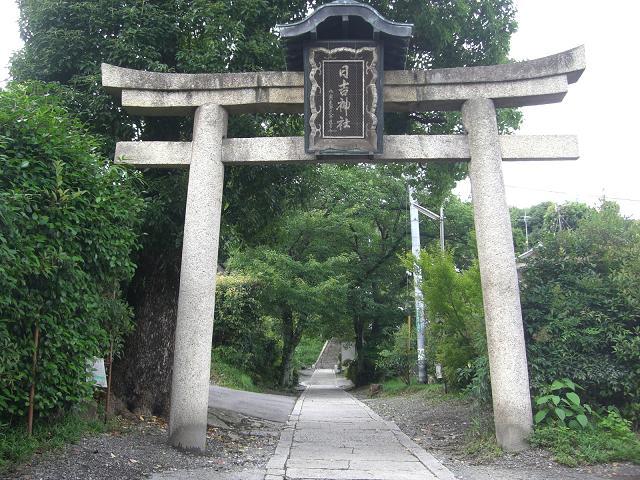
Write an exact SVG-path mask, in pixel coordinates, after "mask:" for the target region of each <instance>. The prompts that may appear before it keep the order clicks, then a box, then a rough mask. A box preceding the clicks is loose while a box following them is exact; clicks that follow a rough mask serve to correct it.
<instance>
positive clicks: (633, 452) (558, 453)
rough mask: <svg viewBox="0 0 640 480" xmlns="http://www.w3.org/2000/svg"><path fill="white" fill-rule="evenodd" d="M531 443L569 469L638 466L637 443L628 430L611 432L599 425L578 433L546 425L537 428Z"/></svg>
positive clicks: (639, 442)
mask: <svg viewBox="0 0 640 480" xmlns="http://www.w3.org/2000/svg"><path fill="white" fill-rule="evenodd" d="M530 440H531V443H532V444H533V445H536V446H539V447H543V448H546V449H548V450H550V451H551V452H552V453H553V455H554V457H555V460H556V461H557V462H558V463H562V464H564V465H568V466H570V467H575V466H577V465H585V464H588V465H591V464H596V463H610V462H619V461H628V462H633V463H637V464H640V441H639V440H638V436H637V435H636V434H635V433H633V432H632V431H630V430H627V431H616V430H611V429H608V428H604V427H602V425H601V424H597V425H596V426H594V427H590V428H585V429H581V430H574V429H571V428H569V427H563V426H560V425H545V426H543V427H537V428H536V430H535V432H534V433H533V435H532V436H531V439H530Z"/></svg>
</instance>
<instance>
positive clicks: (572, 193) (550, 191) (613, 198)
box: [505, 184, 640, 202]
mask: <svg viewBox="0 0 640 480" xmlns="http://www.w3.org/2000/svg"><path fill="white" fill-rule="evenodd" d="M505 187H508V188H517V189H520V190H533V191H536V192H546V193H559V194H564V195H571V196H583V197H595V198H600V197H605V198H607V199H610V200H620V201H624V202H640V198H624V197H612V196H610V195H606V194H603V193H600V194H593V193H580V192H561V191H559V190H545V189H544V188H533V187H522V186H519V185H506V184H505Z"/></svg>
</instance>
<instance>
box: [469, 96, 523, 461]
mask: <svg viewBox="0 0 640 480" xmlns="http://www.w3.org/2000/svg"><path fill="white" fill-rule="evenodd" d="M462 119H463V123H464V126H465V128H466V130H467V132H468V140H469V150H470V153H471V162H470V164H469V178H470V180H471V194H472V197H473V212H474V222H475V228H476V238H477V244H478V259H479V262H480V278H481V281H482V298H483V301H484V312H485V323H486V329H487V345H488V350H489V367H490V370H491V392H492V395H493V414H494V420H495V427H496V438H497V440H498V444H499V445H500V446H501V447H502V448H503V449H504V450H507V451H517V450H522V449H525V448H527V446H528V445H527V441H526V440H527V437H528V436H529V434H530V433H531V427H532V423H533V422H532V414H531V399H530V396H529V395H530V394H529V374H528V370H527V354H526V350H525V343H524V329H523V325H522V311H521V307H520V292H519V290H518V277H517V273H516V261H515V253H514V248H513V234H512V231H511V219H510V216H509V208H508V207H507V202H506V197H505V190H504V180H503V176H502V153H501V149H500V141H499V137H498V126H497V122H496V111H495V107H494V104H493V102H492V101H491V100H488V99H485V98H477V99H471V100H468V101H466V102H465V103H464V105H463V107H462Z"/></svg>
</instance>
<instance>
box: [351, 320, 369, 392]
mask: <svg viewBox="0 0 640 480" xmlns="http://www.w3.org/2000/svg"><path fill="white" fill-rule="evenodd" d="M353 328H354V332H355V334H356V378H355V379H353V381H354V383H355V384H356V386H361V385H363V384H364V383H365V382H363V381H362V379H363V374H364V371H365V369H366V362H365V360H366V356H365V353H364V322H363V320H362V319H361V318H360V316H359V315H357V314H356V315H355V316H354V317H353Z"/></svg>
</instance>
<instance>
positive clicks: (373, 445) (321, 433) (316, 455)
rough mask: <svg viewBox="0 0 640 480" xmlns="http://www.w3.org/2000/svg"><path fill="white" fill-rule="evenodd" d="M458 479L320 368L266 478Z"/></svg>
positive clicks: (279, 479)
mask: <svg viewBox="0 0 640 480" xmlns="http://www.w3.org/2000/svg"><path fill="white" fill-rule="evenodd" d="M283 479H325V480H434V479H440V480H453V479H454V476H453V475H452V474H451V472H450V471H449V470H447V469H446V468H445V467H444V466H443V465H442V464H441V463H440V462H438V461H437V460H436V459H435V458H434V457H433V456H432V455H430V454H428V453H427V452H426V451H424V450H423V449H422V448H420V447H419V446H418V445H417V444H416V443H414V442H413V441H412V440H411V439H410V438H409V437H407V436H406V435H405V434H404V433H402V432H401V431H400V429H399V428H398V427H397V426H396V424H395V423H393V422H387V421H385V420H384V419H382V418H381V417H380V416H378V415H377V414H376V413H375V412H373V410H371V409H370V408H369V407H367V406H366V405H365V404H363V403H362V402H360V401H358V400H356V399H355V398H354V397H353V396H352V395H349V394H348V393H347V392H345V391H343V390H341V389H340V388H338V386H337V383H336V376H335V374H334V373H333V371H332V370H316V371H315V372H314V374H313V376H312V377H311V380H310V381H309V386H308V388H307V389H306V390H305V391H304V393H303V394H302V395H301V396H300V398H299V399H298V401H297V402H296V405H295V407H294V409H293V412H292V413H291V416H290V417H289V421H288V422H287V426H286V427H285V430H284V431H283V432H282V435H281V437H280V442H279V444H278V447H277V448H276V452H275V454H274V456H273V457H272V458H271V460H270V461H269V463H268V465H267V475H266V476H265V480H283Z"/></svg>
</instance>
